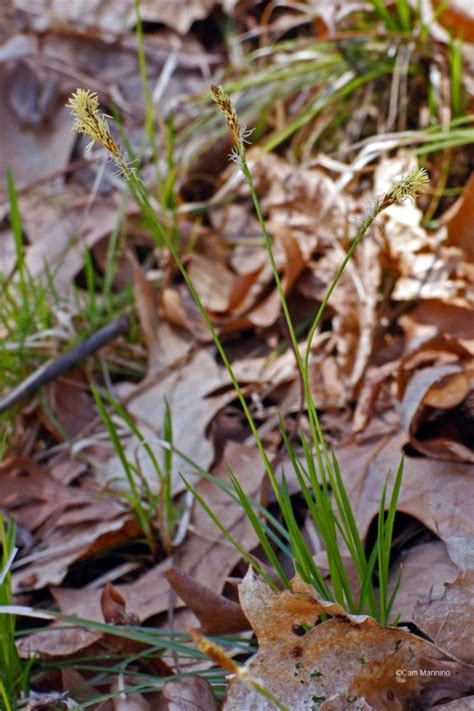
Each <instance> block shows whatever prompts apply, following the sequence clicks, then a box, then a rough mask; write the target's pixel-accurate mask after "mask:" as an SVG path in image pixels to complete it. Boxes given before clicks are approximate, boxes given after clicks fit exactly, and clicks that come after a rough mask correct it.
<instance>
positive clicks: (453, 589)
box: [413, 539, 474, 665]
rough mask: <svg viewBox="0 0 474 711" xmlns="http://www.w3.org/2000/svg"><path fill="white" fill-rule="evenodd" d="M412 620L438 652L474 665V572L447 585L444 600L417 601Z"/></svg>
mask: <svg viewBox="0 0 474 711" xmlns="http://www.w3.org/2000/svg"><path fill="white" fill-rule="evenodd" d="M471 544H472V539H471ZM413 621H414V622H415V624H416V625H418V627H419V628H420V629H421V630H422V631H423V632H424V633H425V634H427V635H429V636H430V638H431V639H432V640H433V641H434V642H435V643H436V645H437V646H438V647H439V648H440V649H443V650H444V651H445V652H447V653H448V654H451V655H452V656H453V657H456V658H457V659H461V660H462V661H464V662H467V663H468V664H473V665H474V571H473V570H470V571H468V572H466V573H462V574H460V575H459V577H458V578H457V579H456V580H455V581H454V582H447V583H446V588H445V592H444V595H443V597H441V598H438V599H435V600H418V602H417V604H416V607H415V609H414V613H413Z"/></svg>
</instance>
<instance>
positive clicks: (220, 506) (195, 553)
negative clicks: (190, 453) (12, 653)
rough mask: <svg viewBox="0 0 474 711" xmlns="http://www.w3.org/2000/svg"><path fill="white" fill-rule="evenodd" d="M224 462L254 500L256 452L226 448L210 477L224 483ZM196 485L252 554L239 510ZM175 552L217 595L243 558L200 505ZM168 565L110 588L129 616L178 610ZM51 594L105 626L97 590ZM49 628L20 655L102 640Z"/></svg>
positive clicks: (66, 651)
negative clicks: (212, 476) (171, 609)
mask: <svg viewBox="0 0 474 711" xmlns="http://www.w3.org/2000/svg"><path fill="white" fill-rule="evenodd" d="M224 462H227V463H228V464H229V466H230V467H231V468H232V469H233V471H235V472H236V473H237V474H238V476H239V481H240V484H241V486H242V487H243V489H244V490H245V491H246V492H247V493H248V494H249V495H250V496H253V497H256V496H258V493H259V490H260V486H261V482H262V478H263V467H262V463H261V459H260V455H259V454H258V452H257V451H256V449H255V448H254V447H245V446H244V445H242V444H239V443H236V442H229V443H228V444H227V447H226V450H225V455H224V460H223V462H222V464H221V465H220V466H219V467H218V468H216V470H215V471H214V474H215V476H217V477H220V478H222V479H224V480H225V481H228V470H227V467H226V465H225V463H224ZM196 486H197V490H198V491H199V493H200V495H201V496H202V497H203V498H204V499H205V500H206V501H207V503H208V504H209V506H211V507H212V509H213V511H214V512H215V513H216V515H217V516H218V517H219V520H220V521H221V522H222V524H223V525H224V526H226V528H227V529H228V530H230V531H231V533H232V535H233V536H235V537H236V538H237V540H238V541H239V543H240V544H241V545H242V547H243V548H245V549H246V550H251V549H252V548H253V547H254V546H255V543H256V537H255V533H254V531H253V528H252V526H251V524H250V523H249V521H248V519H247V517H246V516H245V513H244V512H243V510H242V508H241V507H240V506H238V505H237V504H236V503H235V502H233V501H232V500H231V499H230V498H229V496H228V495H226V494H225V493H224V492H222V491H221V490H220V489H219V488H218V487H216V486H215V485H214V484H211V483H209V482H207V481H206V480H204V481H202V482H200V483H198V484H197V485H196ZM174 553H175V555H174V559H175V561H176V562H177V564H178V565H179V566H180V567H181V568H182V569H183V570H185V571H186V572H187V573H189V574H190V575H192V577H193V578H194V579H195V580H196V581H197V582H198V583H200V584H201V585H206V586H207V587H209V588H210V590H212V591H214V593H215V594H218V593H220V592H221V591H222V589H223V587H224V584H225V582H226V579H227V577H228V575H229V573H230V572H231V570H232V569H233V568H234V567H235V566H236V565H237V563H238V562H239V560H240V558H241V556H240V553H239V552H238V551H237V550H236V549H235V548H233V547H232V546H230V544H228V542H227V540H226V539H225V538H224V536H223V535H222V534H220V532H219V531H218V529H217V528H216V527H215V525H214V524H213V522H212V521H211V520H210V518H209V516H208V515H207V514H206V512H205V511H203V510H202V509H201V508H200V507H199V506H196V508H195V509H194V511H193V515H192V518H191V527H190V531H189V533H188V536H187V538H186V540H185V541H184V542H183V543H182V544H181V545H180V546H179V547H178V548H177V549H175V552H174ZM170 566H171V561H170V560H169V559H167V560H165V561H163V562H162V563H160V564H159V565H157V566H155V567H154V568H152V570H149V571H148V572H146V573H144V575H142V576H141V577H140V578H139V579H138V580H137V581H135V582H133V583H128V584H123V585H121V584H117V585H114V588H115V589H116V590H117V592H118V593H119V594H120V595H121V597H122V598H123V599H124V601H125V605H126V609H127V614H131V615H135V616H136V617H137V618H138V619H139V621H140V622H143V621H144V620H146V619H148V618H149V617H152V616H153V615H157V614H159V613H160V612H164V611H166V610H167V609H169V608H170V606H171V607H173V606H174V607H180V606H181V605H182V603H181V602H180V601H179V600H175V596H174V597H173V598H172V597H171V596H170V595H171V589H170V585H169V583H168V581H167V579H166V577H165V575H164V573H165V572H166V570H167V569H168V568H169V567H170ZM52 593H53V596H54V598H55V600H56V602H57V604H58V607H59V609H60V611H61V612H63V613H65V614H68V615H75V616H77V617H81V618H84V619H88V620H95V621H97V622H103V621H104V618H103V613H102V608H101V591H100V590H92V589H72V588H53V589H52ZM187 627H189V621H188V623H187ZM53 629H54V631H48V632H40V633H37V634H34V635H30V636H29V637H28V638H25V641H24V642H22V643H21V649H22V653H23V654H24V655H25V656H27V654H26V651H27V650H29V651H30V652H31V653H33V652H37V653H38V654H40V655H41V656H55V655H56V654H57V655H58V656H70V655H72V654H75V653H76V652H78V651H79V650H80V649H84V648H86V647H88V646H90V645H91V644H93V643H95V642H97V641H98V640H100V639H101V637H102V635H101V634H100V633H96V632H93V631H92V630H80V634H76V630H69V629H64V628H62V627H61V625H59V624H58V625H56V624H54V625H53ZM56 650H57V651H56Z"/></svg>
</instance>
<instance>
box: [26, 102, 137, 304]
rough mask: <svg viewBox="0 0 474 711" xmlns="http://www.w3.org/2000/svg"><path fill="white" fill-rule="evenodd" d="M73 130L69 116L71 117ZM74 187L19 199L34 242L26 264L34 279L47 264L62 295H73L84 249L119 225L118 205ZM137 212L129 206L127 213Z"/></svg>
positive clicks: (40, 274) (82, 261)
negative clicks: (91, 200)
mask: <svg viewBox="0 0 474 711" xmlns="http://www.w3.org/2000/svg"><path fill="white" fill-rule="evenodd" d="M68 126H69V131H70V128H71V127H70V116H69V119H68ZM88 200H89V196H88V195H87V194H84V193H83V192H82V191H80V190H78V189H77V188H74V187H68V188H66V189H64V190H63V191H61V193H60V194H59V195H58V194H57V193H56V194H55V195H51V194H50V192H48V191H37V192H35V193H30V194H29V195H28V196H27V197H23V198H22V199H21V200H20V209H21V214H22V222H23V223H24V227H25V233H26V235H27V236H28V238H29V240H30V241H31V242H32V244H31V245H30V246H29V247H28V248H27V250H26V264H27V267H28V270H29V272H30V274H31V276H32V277H33V278H34V279H37V278H39V277H43V278H44V275H45V271H46V268H47V275H48V278H50V279H51V280H52V283H53V285H54V288H55V291H56V292H57V294H58V296H60V297H63V298H65V297H68V296H69V297H72V296H73V293H72V287H73V283H74V279H75V277H76V276H77V274H78V273H79V271H80V270H81V269H82V268H83V266H84V249H85V248H86V247H88V248H92V247H94V245H95V244H96V243H97V242H98V241H99V240H101V239H103V238H106V237H108V236H109V235H110V234H111V232H112V231H113V230H114V228H115V227H116V226H117V219H118V218H117V205H115V204H114V203H109V204H107V203H104V202H94V203H93V205H92V206H89V207H88V205H87V203H88ZM133 212H136V208H134V207H133V208H132V207H131V208H130V211H129V212H128V214H132V213H133Z"/></svg>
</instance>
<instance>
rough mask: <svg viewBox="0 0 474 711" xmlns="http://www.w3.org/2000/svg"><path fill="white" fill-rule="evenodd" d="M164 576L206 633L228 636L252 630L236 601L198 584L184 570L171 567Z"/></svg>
mask: <svg viewBox="0 0 474 711" xmlns="http://www.w3.org/2000/svg"><path fill="white" fill-rule="evenodd" d="M165 577H166V579H167V580H168V582H169V584H170V585H171V587H172V588H173V590H174V591H175V592H176V593H177V594H178V595H179V597H180V598H181V600H182V601H183V602H184V603H185V604H186V605H187V607H188V609H190V610H191V611H192V612H193V613H194V614H195V615H196V617H197V618H198V620H199V622H200V623H201V626H202V630H201V631H202V633H203V634H210V635H214V636H216V635H226V634H235V633H236V632H242V631H243V630H247V629H249V623H248V620H247V618H246V617H245V615H244V613H243V612H242V609H241V607H240V605H239V603H237V602H233V601H232V600H229V599H228V598H226V597H224V596H223V595H219V594H217V593H216V592H214V591H213V590H211V589H210V588H208V587H206V586H204V585H202V584H201V583H198V582H197V581H196V580H194V578H192V577H191V576H190V575H188V574H187V573H185V572H184V571H183V570H180V569H179V568H176V567H174V566H172V567H171V568H168V570H167V571H166V572H165Z"/></svg>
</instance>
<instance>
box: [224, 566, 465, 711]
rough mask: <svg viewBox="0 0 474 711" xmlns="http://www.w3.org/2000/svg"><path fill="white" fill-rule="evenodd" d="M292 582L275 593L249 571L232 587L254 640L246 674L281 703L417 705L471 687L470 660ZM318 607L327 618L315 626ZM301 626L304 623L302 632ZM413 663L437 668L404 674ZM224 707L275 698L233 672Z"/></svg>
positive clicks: (265, 708) (266, 705) (261, 710)
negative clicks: (289, 587)
mask: <svg viewBox="0 0 474 711" xmlns="http://www.w3.org/2000/svg"><path fill="white" fill-rule="evenodd" d="M294 583H295V584H294V589H293V590H292V591H289V590H285V591H283V592H274V591H272V590H271V589H270V588H269V587H268V586H267V585H266V584H265V583H264V582H263V581H261V580H260V579H258V578H257V577H256V576H255V574H254V573H252V572H250V571H249V572H248V573H247V575H246V576H245V578H244V580H243V582H242V584H241V585H240V587H239V594H240V601H241V605H242V609H243V610H244V612H245V614H246V616H247V617H248V619H249V621H250V623H251V625H252V628H253V630H254V632H255V634H256V636H257V639H258V642H259V651H258V653H257V655H256V656H255V657H254V658H253V659H252V660H251V661H250V662H249V664H248V665H247V669H248V675H249V676H250V677H253V678H254V679H258V680H259V682H260V684H262V685H263V686H264V687H265V688H266V689H267V690H268V691H269V692H270V693H271V694H273V695H274V696H275V697H276V698H277V699H278V700H279V701H280V702H281V703H282V704H284V705H285V706H286V707H287V708H288V709H291V710H292V711H300V710H301V711H303V710H304V709H316V708H326V709H331V710H332V711H339V710H344V711H345V710H346V709H347V711H349V709H354V708H357V709H363V708H365V709H370V708H373V709H377V710H378V711H383V709H407V708H417V709H423V708H429V705H430V704H432V703H435V702H436V701H437V700H441V699H442V700H443V701H450V700H452V699H456V698H459V697H462V696H463V695H467V694H468V693H469V691H470V690H471V689H472V687H473V683H472V676H473V668H472V667H470V666H469V665H467V664H464V663H462V662H458V661H457V660H455V659H453V658H452V657H449V656H448V655H446V654H444V653H443V652H441V651H440V650H439V649H438V648H437V647H436V646H435V645H433V644H431V643H430V642H427V641H426V640H424V639H421V638H419V637H416V636H415V635H413V634H411V633H409V632H407V631H406V630H403V629H396V628H382V627H380V626H379V625H378V624H377V622H376V621H375V620H374V619H372V618H370V617H367V616H364V615H359V616H355V615H348V614H346V613H345V612H344V610H343V609H342V608H341V607H340V606H339V605H337V604H335V603H324V602H323V601H320V600H318V599H317V597H316V594H315V592H314V591H313V590H312V589H311V588H310V587H309V586H307V585H304V584H301V582H300V581H294ZM322 614H326V615H328V616H329V617H330V618H331V619H329V620H327V621H326V622H323V623H321V624H319V625H317V626H314V625H315V623H316V622H317V619H318V618H319V616H320V615H322ZM306 625H309V626H310V627H311V629H310V631H309V632H306V633H305V626H306ZM420 669H423V670H426V672H428V673H429V672H435V673H439V672H441V674H440V676H437V675H436V674H433V675H432V676H431V675H428V674H427V675H420V674H418V675H414V676H410V675H409V674H408V672H409V671H415V672H416V671H419V670H420ZM397 670H405V671H406V672H407V673H406V675H405V674H404V672H403V671H402V672H401V673H400V671H399V672H398V674H397ZM443 672H444V673H445V674H443ZM446 672H449V675H448V674H446ZM224 709H225V711H241V710H242V709H246V710H249V711H250V709H251V710H252V711H270V709H274V705H273V704H272V703H271V702H270V701H268V700H267V699H266V698H264V697H263V696H261V695H259V694H258V692H257V691H255V689H254V688H253V687H250V686H249V685H247V684H245V683H243V682H242V681H241V680H239V679H234V680H233V681H232V682H231V684H230V687H229V691H228V695H227V699H226V702H225V704H224Z"/></svg>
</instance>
